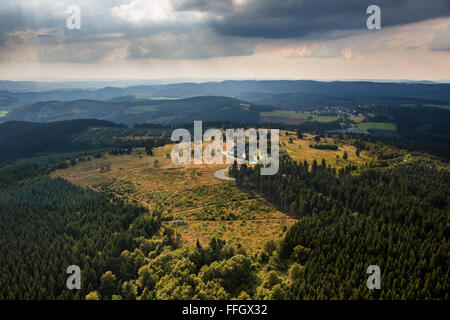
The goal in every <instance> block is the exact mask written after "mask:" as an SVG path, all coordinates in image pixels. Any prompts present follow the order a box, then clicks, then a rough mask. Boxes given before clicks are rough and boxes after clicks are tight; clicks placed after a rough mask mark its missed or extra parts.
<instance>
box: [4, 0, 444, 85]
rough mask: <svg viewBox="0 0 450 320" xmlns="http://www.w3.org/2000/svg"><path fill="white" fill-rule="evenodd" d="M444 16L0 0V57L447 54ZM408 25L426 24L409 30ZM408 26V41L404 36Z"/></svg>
mask: <svg viewBox="0 0 450 320" xmlns="http://www.w3.org/2000/svg"><path fill="white" fill-rule="evenodd" d="M74 4H76V5H78V6H79V7H80V8H81V30H69V29H67V28H66V19H67V17H68V14H67V12H66V10H67V8H68V7H69V6H70V5H74ZM371 4H378V5H379V6H380V7H381V12H382V30H381V32H378V33H376V34H375V33H373V32H372V31H369V30H367V29H366V19H367V17H368V15H367V14H366V12H365V11H366V8H367V7H368V6H369V5H371ZM433 21H434V22H433ZM449 21H450V2H449V1H448V0H396V1H379V0H346V1H336V0H283V1H280V0H80V1H66V0H63V1H58V2H55V1H51V0H39V1H38V0H31V1H30V0H3V1H1V2H0V64H1V63H14V62H16V63H19V62H20V61H21V62H22V63H23V62H30V63H31V62H35V63H44V64H49V63H69V64H94V63H96V64H99V63H118V62H124V61H144V60H148V59H156V60H161V61H165V60H166V61H173V60H197V61H198V60H208V59H222V58H228V59H231V60H230V61H236V60H233V59H235V58H238V57H242V59H244V58H245V57H258V56H259V57H262V56H266V57H269V54H271V55H272V56H270V60H272V59H273V58H274V57H279V58H280V59H281V58H282V59H289V60H290V61H293V59H306V60H308V59H309V60H311V59H322V60H323V59H338V58H339V59H342V61H344V60H351V59H355V58H358V57H363V56H364V55H367V54H369V53H371V54H374V53H379V52H382V51H383V50H387V48H388V47H391V48H392V47H395V48H396V49H399V48H401V49H405V50H407V49H409V50H419V49H420V50H425V51H427V52H431V53H432V52H436V53H445V54H447V53H448V52H449V50H450V43H449V42H450V41H449V38H450V37H448V35H449V34H450V32H449V31H450V23H449ZM415 25H424V26H426V27H427V28H428V29H427V30H418V31H414V30H412V29H411V28H412V27H411V26H415ZM408 28H409V29H408ZM411 30H412V31H413V32H415V33H416V35H417V36H418V38H414V39H408V38H407V37H405V33H406V34H408V33H411ZM368 46H370V49H369V50H367V47H368ZM391 50H392V49H391ZM241 61H244V60H241ZM167 63H169V62H167ZM449 78H450V75H449Z"/></svg>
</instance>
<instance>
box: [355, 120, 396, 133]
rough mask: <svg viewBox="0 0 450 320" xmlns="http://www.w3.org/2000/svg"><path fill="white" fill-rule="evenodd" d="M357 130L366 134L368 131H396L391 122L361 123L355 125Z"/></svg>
mask: <svg viewBox="0 0 450 320" xmlns="http://www.w3.org/2000/svg"><path fill="white" fill-rule="evenodd" d="M357 126H358V128H361V129H363V130H364V131H365V132H368V130H370V129H376V130H387V131H397V127H396V125H395V123H393V122H362V123H358V124H357Z"/></svg>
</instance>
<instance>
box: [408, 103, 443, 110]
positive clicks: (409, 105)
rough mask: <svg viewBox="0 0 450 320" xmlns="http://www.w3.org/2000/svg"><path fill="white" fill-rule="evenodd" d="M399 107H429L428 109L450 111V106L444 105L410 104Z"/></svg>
mask: <svg viewBox="0 0 450 320" xmlns="http://www.w3.org/2000/svg"><path fill="white" fill-rule="evenodd" d="M400 106H401V107H430V108H440V109H445V110H450V105H444V104H423V105H419V104H411V103H404V104H401V105H400Z"/></svg>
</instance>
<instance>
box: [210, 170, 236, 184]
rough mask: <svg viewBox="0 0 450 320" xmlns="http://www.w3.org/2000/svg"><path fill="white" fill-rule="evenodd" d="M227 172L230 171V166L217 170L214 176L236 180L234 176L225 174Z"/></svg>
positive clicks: (226, 179)
mask: <svg viewBox="0 0 450 320" xmlns="http://www.w3.org/2000/svg"><path fill="white" fill-rule="evenodd" d="M227 172H228V168H225V169H220V170H217V171H216V172H214V177H216V178H217V179H220V180H225V181H234V178H230V177H228V176H226V175H225V174H226V173H227Z"/></svg>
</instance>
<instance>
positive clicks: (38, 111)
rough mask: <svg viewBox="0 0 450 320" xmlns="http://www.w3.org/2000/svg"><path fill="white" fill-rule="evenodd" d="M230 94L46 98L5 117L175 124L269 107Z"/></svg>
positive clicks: (255, 113)
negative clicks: (173, 96)
mask: <svg viewBox="0 0 450 320" xmlns="http://www.w3.org/2000/svg"><path fill="white" fill-rule="evenodd" d="M271 109H272V108H270V107H259V106H255V105H253V104H251V103H248V102H245V101H240V100H237V99H234V98H229V97H218V96H202V97H194V98H187V99H179V100H173V99H157V100H149V99H133V98H129V97H126V98H122V99H114V100H112V101H96V100H75V101H67V102H63V101H45V102H36V103H33V104H29V105H25V106H21V107H18V108H15V109H13V110H12V111H10V113H8V114H7V116H5V117H4V120H5V121H8V120H22V121H33V122H48V121H59V120H67V119H92V118H96V119H103V120H109V121H115V122H120V123H126V124H129V125H132V124H134V123H141V122H150V123H164V124H177V123H186V122H192V121H194V120H203V121H213V120H223V121H237V122H257V121H258V119H259V112H260V111H266V110H271Z"/></svg>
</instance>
